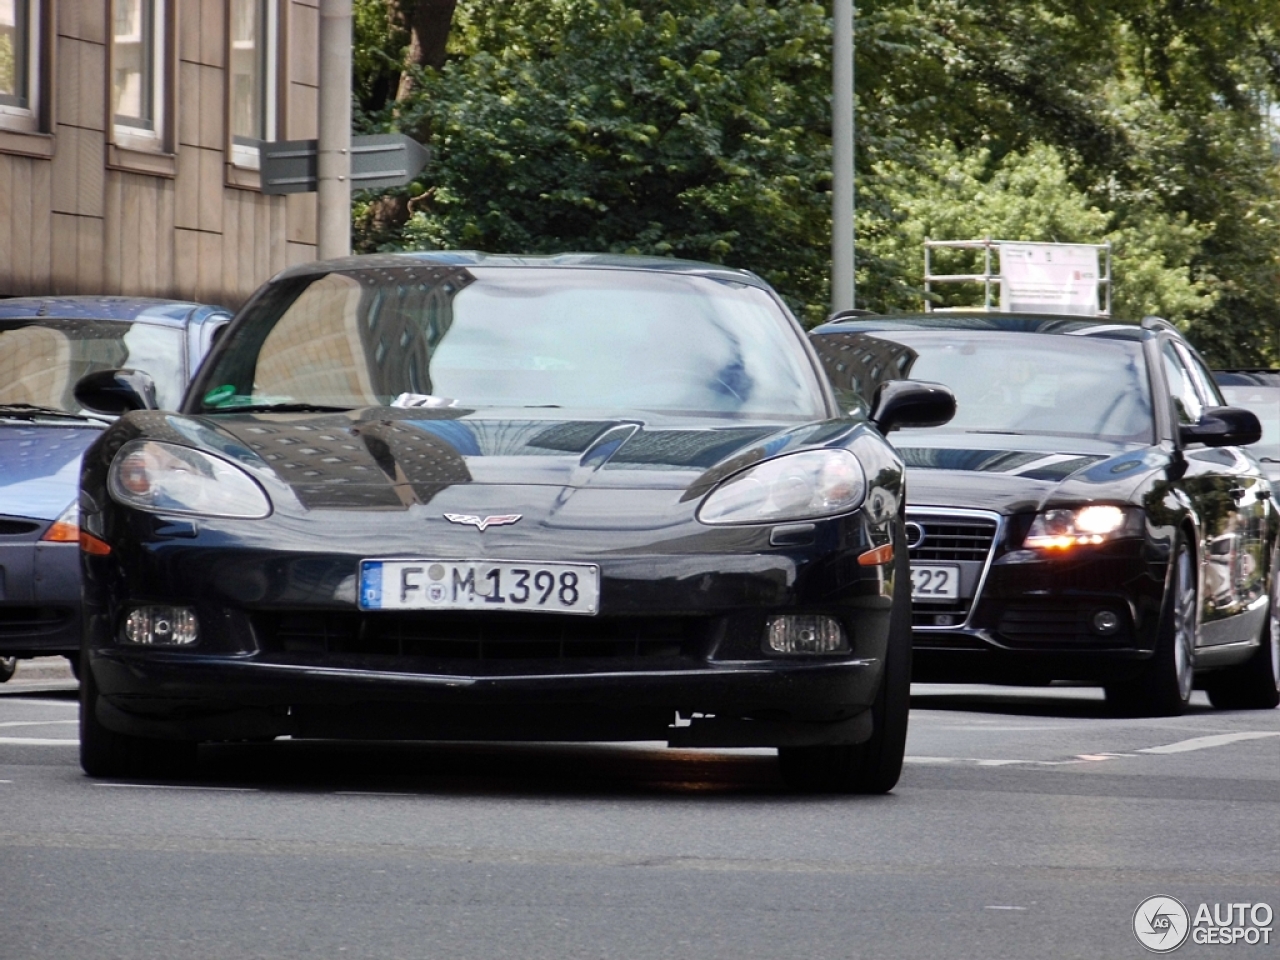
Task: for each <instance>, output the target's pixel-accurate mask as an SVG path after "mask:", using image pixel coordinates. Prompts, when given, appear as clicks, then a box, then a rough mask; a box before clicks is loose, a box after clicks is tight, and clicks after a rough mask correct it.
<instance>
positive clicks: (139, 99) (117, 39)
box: [0, 0, 169, 149]
mask: <svg viewBox="0 0 1280 960" xmlns="http://www.w3.org/2000/svg"><path fill="white" fill-rule="evenodd" d="M0 2H3V0H0ZM166 6H167V4H166V2H165V0H113V3H112V18H111V19H112V34H111V110H112V118H113V120H114V123H115V140H116V142H117V143H120V144H121V145H123V146H129V147H134V148H139V147H140V148H149V149H160V148H163V147H164V145H165V135H166V130H165V127H166V124H165V115H166V112H167V111H166V109H165V104H166V92H167V91H166V83H165V80H166V78H167V76H168V72H169V70H168V65H169V59H168V49H169V44H168V43H167V42H166V41H167V38H168V22H167V21H168V17H167V14H168V11H167V10H166Z"/></svg>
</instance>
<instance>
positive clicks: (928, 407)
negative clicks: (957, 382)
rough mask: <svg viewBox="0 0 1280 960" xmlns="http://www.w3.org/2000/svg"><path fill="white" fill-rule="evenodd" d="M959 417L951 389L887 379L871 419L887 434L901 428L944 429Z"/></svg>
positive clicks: (873, 401)
mask: <svg viewBox="0 0 1280 960" xmlns="http://www.w3.org/2000/svg"><path fill="white" fill-rule="evenodd" d="M955 415H956V395H955V394H954V393H952V392H951V390H950V388H948V387H944V386H943V385H942V384H940V383H928V382H926V381H924V380H886V381H885V382H884V383H882V384H880V386H879V387H877V388H876V392H875V396H874V397H872V398H871V413H870V416H869V417H868V419H869V420H871V422H872V423H874V424H875V425H876V426H877V427H879V429H880V432H881V433H884V434H887V433H889V431H891V430H897V429H898V428H899V427H940V426H942V425H943V424H944V423H949V422H950V421H951V418H952V417H954V416H955Z"/></svg>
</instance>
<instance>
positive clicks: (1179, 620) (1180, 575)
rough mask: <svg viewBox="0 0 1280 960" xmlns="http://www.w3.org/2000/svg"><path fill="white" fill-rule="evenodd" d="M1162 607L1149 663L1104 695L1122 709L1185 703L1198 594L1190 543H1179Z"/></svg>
mask: <svg viewBox="0 0 1280 960" xmlns="http://www.w3.org/2000/svg"><path fill="white" fill-rule="evenodd" d="M1172 574H1173V575H1172V576H1171V577H1170V581H1169V586H1168V589H1167V590H1166V591H1165V599H1164V609H1163V610H1162V611H1161V615H1160V632H1159V635H1158V637H1157V638H1156V649H1155V652H1154V653H1153V654H1152V657H1151V661H1150V663H1149V664H1148V666H1147V669H1146V670H1144V671H1143V673H1142V675H1141V676H1139V677H1138V678H1137V679H1136V680H1133V681H1130V682H1127V683H1123V684H1114V685H1109V686H1108V687H1107V688H1106V689H1107V700H1108V701H1109V702H1111V703H1112V704H1114V705H1115V706H1116V708H1117V709H1119V710H1120V711H1121V712H1122V713H1126V714H1130V715H1136V716H1151V717H1170V716H1176V715H1177V714H1180V713H1182V712H1183V711H1185V710H1186V709H1187V704H1188V703H1189V702H1190V701H1191V690H1192V688H1193V686H1194V684H1195V660H1196V626H1197V624H1198V623H1199V616H1200V610H1199V598H1198V596H1197V590H1196V574H1195V563H1194V561H1193V559H1192V556H1191V548H1190V547H1188V546H1186V545H1185V544H1180V545H1179V546H1178V548H1177V553H1176V554H1175V559H1174V567H1173V571H1172Z"/></svg>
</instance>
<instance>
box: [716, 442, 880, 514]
mask: <svg viewBox="0 0 1280 960" xmlns="http://www.w3.org/2000/svg"><path fill="white" fill-rule="evenodd" d="M866 492H867V478H866V474H865V473H863V470H862V464H861V463H859V462H858V458H857V457H855V456H854V455H853V454H852V453H850V452H849V451H848V450H807V451H805V452H803V453H792V454H788V455H786V456H782V457H778V458H777V459H774V460H766V461H765V462H764V463H759V464H756V465H755V466H754V467H749V468H748V469H746V470H743V471H742V472H741V473H738V474H735V475H734V476H732V477H730V478H729V479H728V480H725V481H724V482H723V483H721V484H720V485H719V486H718V487H716V488H715V489H714V490H713V491H711V493H710V495H708V497H707V499H706V500H704V501H703V502H702V506H701V507H700V508H699V509H698V519H699V520H701V521H702V522H703V523H776V522H779V521H785V520H816V519H818V518H819V517H830V516H835V515H836V514H840V513H848V512H849V511H850V510H854V509H856V508H857V507H859V506H861V505H862V500H863V497H865V496H866Z"/></svg>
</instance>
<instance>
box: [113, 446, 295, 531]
mask: <svg viewBox="0 0 1280 960" xmlns="http://www.w3.org/2000/svg"><path fill="white" fill-rule="evenodd" d="M107 488H108V489H109V490H110V491H111V496H113V497H114V498H115V499H116V500H117V501H119V502H120V503H123V504H125V505H126V506H130V507H136V508H137V509H139V510H146V511H148V512H149V513H177V514H195V515H198V516H202V517H230V518H239V519H246V520H255V519H259V518H261V517H265V516H268V515H269V514H270V513H271V501H270V500H268V499H267V495H266V493H265V492H263V490H262V488H261V487H260V486H258V484H257V482H256V481H255V480H254V479H253V478H252V477H250V476H249V475H248V474H247V473H245V472H244V471H243V470H241V469H240V468H239V467H237V466H235V465H234V464H232V463H228V462H227V461H226V460H223V459H221V458H220V457H215V456H212V455H210V454H207V453H204V452H202V451H200V450H193V449H192V448H190V447H180V446H178V445H177V444H172V443H161V442H159V441H157V440H134V441H132V442H130V443H127V444H125V445H124V446H123V447H121V449H120V452H119V453H117V454H116V458H115V460H113V461H112V463H111V470H110V473H109V474H108V477H107Z"/></svg>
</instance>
